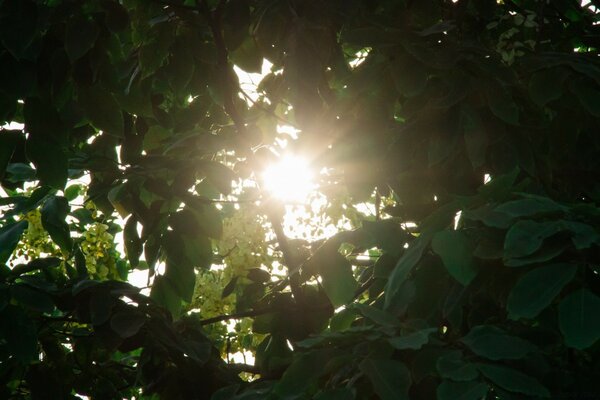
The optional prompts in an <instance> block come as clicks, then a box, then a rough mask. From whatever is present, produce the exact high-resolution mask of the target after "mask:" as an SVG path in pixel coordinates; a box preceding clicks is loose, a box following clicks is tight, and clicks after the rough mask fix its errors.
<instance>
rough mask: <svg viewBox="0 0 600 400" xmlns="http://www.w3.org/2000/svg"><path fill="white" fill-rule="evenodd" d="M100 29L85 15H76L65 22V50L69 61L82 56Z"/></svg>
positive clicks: (90, 46) (92, 44) (92, 43)
mask: <svg viewBox="0 0 600 400" xmlns="http://www.w3.org/2000/svg"><path fill="white" fill-rule="evenodd" d="M99 33H100V30H99V29H98V26H97V25H96V23H95V22H94V20H92V19H89V18H86V17H85V16H76V17H74V18H72V19H71V20H70V21H69V23H68V24H67V30H66V34H65V50H66V51H67V55H68V56H69V59H70V60H71V62H74V61H77V60H78V59H80V58H81V57H83V56H84V55H85V54H86V53H87V52H88V51H89V50H90V49H91V48H92V47H94V43H95V42H96V39H97V38H98V34H99Z"/></svg>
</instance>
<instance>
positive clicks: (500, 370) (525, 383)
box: [477, 364, 550, 397]
mask: <svg viewBox="0 0 600 400" xmlns="http://www.w3.org/2000/svg"><path fill="white" fill-rule="evenodd" d="M477 368H478V369H479V371H481V373H482V374H483V375H485V377H486V378H488V379H489V380H490V381H492V382H493V383H495V384H496V385H498V386H500V387H501V388H503V389H506V390H509V391H511V392H516V393H523V394H526V395H529V396H538V397H550V392H549V391H548V389H546V388H545V387H544V386H543V385H542V384H541V383H539V382H538V381H537V380H536V379H534V378H532V377H530V376H527V375H525V374H523V373H522V372H519V371H517V370H515V369H512V368H508V367H502V366H499V365H491V364H477Z"/></svg>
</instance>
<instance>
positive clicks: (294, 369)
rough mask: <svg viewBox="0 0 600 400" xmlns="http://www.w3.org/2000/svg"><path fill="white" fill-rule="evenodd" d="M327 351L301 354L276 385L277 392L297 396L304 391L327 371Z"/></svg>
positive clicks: (285, 395) (295, 358)
mask: <svg viewBox="0 0 600 400" xmlns="http://www.w3.org/2000/svg"><path fill="white" fill-rule="evenodd" d="M327 359H328V357H327V352H325V351H319V350H317V351H311V352H308V353H303V354H299V355H298V356H296V357H294V361H293V363H292V365H290V366H289V368H287V369H286V371H285V373H284V374H283V376H282V377H281V379H280V380H279V382H278V383H277V384H276V385H275V389H274V391H275V393H277V394H278V395H280V396H283V397H288V396H289V397H292V396H297V395H299V394H301V393H303V392H304V391H305V390H306V389H307V388H308V387H309V386H310V385H311V384H312V383H313V382H314V381H315V380H316V379H318V378H319V377H320V376H321V375H322V374H323V373H324V372H325V364H326V362H327Z"/></svg>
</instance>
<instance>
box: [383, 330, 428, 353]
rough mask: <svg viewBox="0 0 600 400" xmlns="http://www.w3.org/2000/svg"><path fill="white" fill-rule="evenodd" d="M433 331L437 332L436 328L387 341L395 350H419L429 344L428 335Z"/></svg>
mask: <svg viewBox="0 0 600 400" xmlns="http://www.w3.org/2000/svg"><path fill="white" fill-rule="evenodd" d="M435 331H437V329H436V328H428V329H423V330H420V331H417V332H413V333H409V334H408V335H403V336H397V337H393V338H391V339H388V343H389V344H390V345H392V347H393V348H395V349H396V350H407V349H412V350H419V349H420V348H421V347H423V345H425V344H426V343H427V342H429V335H431V334H432V333H433V332H435Z"/></svg>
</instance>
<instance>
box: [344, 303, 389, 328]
mask: <svg viewBox="0 0 600 400" xmlns="http://www.w3.org/2000/svg"><path fill="white" fill-rule="evenodd" d="M351 308H353V309H356V310H358V311H360V313H361V314H362V315H364V316H365V317H367V318H368V319H370V320H371V321H373V322H375V323H377V324H379V325H381V326H390V327H394V326H398V325H400V321H399V320H398V318H397V317H396V316H394V315H393V314H390V313H388V312H387V311H383V310H381V309H379V308H377V307H375V306H370V305H368V304H362V303H354V304H352V306H351Z"/></svg>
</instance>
